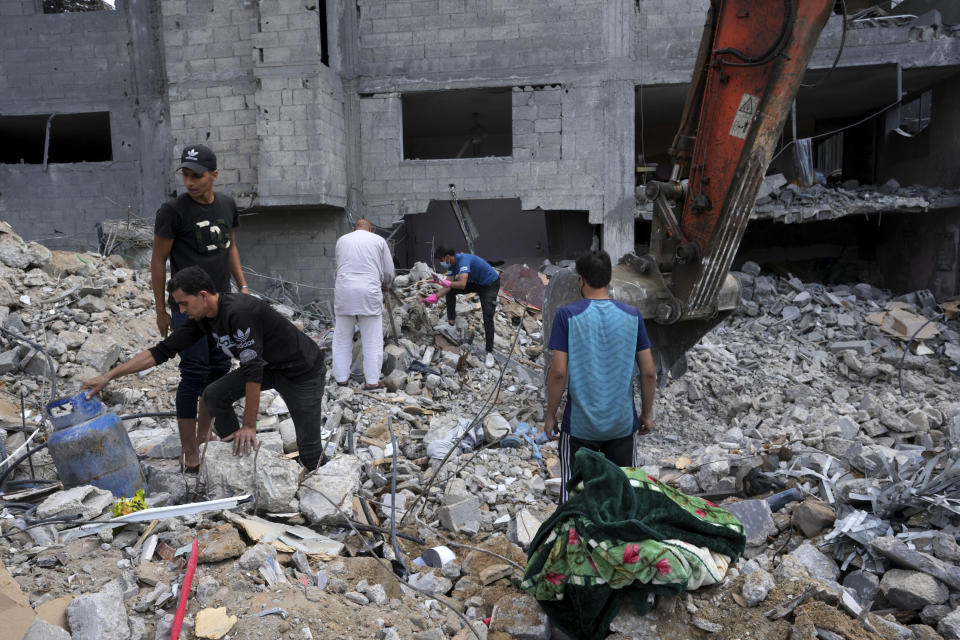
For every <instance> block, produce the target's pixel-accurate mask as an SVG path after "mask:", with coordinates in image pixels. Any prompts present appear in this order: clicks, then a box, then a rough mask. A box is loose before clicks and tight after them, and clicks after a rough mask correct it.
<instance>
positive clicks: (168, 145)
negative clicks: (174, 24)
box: [114, 0, 174, 220]
mask: <svg viewBox="0 0 960 640" xmlns="http://www.w3.org/2000/svg"><path fill="white" fill-rule="evenodd" d="M124 5H125V7H124ZM124 5H121V7H118V9H121V10H125V11H126V14H127V25H128V28H129V30H130V40H129V41H128V44H127V47H128V49H129V50H130V60H131V62H132V70H131V75H132V77H133V79H134V82H135V91H136V94H137V107H136V110H135V112H134V113H135V116H136V118H137V122H138V123H139V125H140V127H139V139H138V141H137V147H138V149H137V151H138V154H139V158H138V160H139V162H138V165H139V171H140V193H139V196H140V198H139V200H140V211H139V215H140V217H142V218H146V219H147V220H150V219H152V218H153V215H154V214H155V213H156V211H157V209H158V208H159V206H160V204H161V203H162V202H163V201H164V200H166V198H167V193H166V191H167V185H169V184H170V181H171V172H172V171H173V167H174V157H173V136H172V133H171V130H170V105H169V101H168V95H167V73H166V65H165V63H164V48H163V36H162V32H161V27H162V23H163V16H162V15H161V13H160V5H159V3H156V2H152V1H151V0H128V2H126V3H124ZM114 142H115V143H116V142H117V141H116V140H115V141H114Z"/></svg>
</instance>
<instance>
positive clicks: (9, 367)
mask: <svg viewBox="0 0 960 640" xmlns="http://www.w3.org/2000/svg"><path fill="white" fill-rule="evenodd" d="M19 368H20V354H19V353H18V352H17V350H16V349H12V350H10V351H4V352H3V353H0V375H3V374H5V373H11V372H13V371H16V370H17V369H19Z"/></svg>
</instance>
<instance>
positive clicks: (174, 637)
mask: <svg viewBox="0 0 960 640" xmlns="http://www.w3.org/2000/svg"><path fill="white" fill-rule="evenodd" d="M198 555H200V546H199V545H198V544H197V541H196V540H194V541H193V549H191V550H190V561H189V562H187V573H186V575H184V576H183V586H181V587H180V602H178V603H177V615H176V616H175V617H174V618H173V628H172V629H171V630H170V640H180V627H181V625H183V616H185V615H186V613H187V596H189V595H190V583H191V582H193V572H194V571H196V570H197V556H198Z"/></svg>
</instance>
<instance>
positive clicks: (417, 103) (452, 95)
mask: <svg viewBox="0 0 960 640" xmlns="http://www.w3.org/2000/svg"><path fill="white" fill-rule="evenodd" d="M401 101H402V108H403V157H404V159H405V160H435V159H454V158H484V157H510V156H512V155H513V135H512V130H513V113H512V110H513V107H512V105H513V101H512V90H511V89H510V88H509V87H505V88H496V89H463V90H457V91H428V92H421V93H408V94H405V95H404V96H403V97H402V98H401Z"/></svg>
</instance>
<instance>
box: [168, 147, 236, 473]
mask: <svg viewBox="0 0 960 640" xmlns="http://www.w3.org/2000/svg"><path fill="white" fill-rule="evenodd" d="M180 173H181V174H182V177H183V185H184V187H186V190H187V192H186V193H183V194H181V195H180V196H179V197H177V198H176V199H174V200H171V201H170V202H166V203H164V204H163V205H161V206H160V210H159V211H157V217H156V221H155V223H154V236H153V257H152V259H151V260H150V280H151V284H152V285H153V297H154V301H155V304H156V306H157V328H158V329H159V330H160V335H161V336H163V337H166V336H167V334H168V333H169V332H170V329H171V327H172V328H174V329H176V328H177V327H179V326H180V325H182V324H183V323H184V322H186V320H187V316H185V315H184V314H182V313H180V311H179V309H178V308H177V306H176V305H175V304H174V302H173V300H172V299H169V300H168V299H167V298H166V297H165V296H164V287H165V284H166V277H167V258H169V259H170V275H171V276H173V275H174V274H176V273H177V272H178V271H180V270H181V269H184V268H186V267H190V266H198V267H201V268H202V269H203V270H204V271H206V272H207V273H208V274H209V275H210V277H211V278H212V279H213V281H214V283H215V284H216V286H217V290H218V291H224V292H229V291H230V276H231V275H232V276H233V279H234V280H235V281H236V283H237V286H238V287H240V291H242V292H243V293H249V290H248V289H247V284H246V281H245V279H244V275H243V270H242V269H241V267H240V253H239V252H238V251H237V243H236V240H235V238H234V230H235V229H236V228H237V226H238V225H239V216H238V214H237V205H236V203H234V201H233V198H231V197H230V196H228V195H225V194H223V193H216V192H214V190H213V183H214V182H215V181H216V179H217V156H216V155H215V154H214V153H213V151H212V150H211V149H210V148H209V147H207V146H205V145H202V144H196V145H188V146H185V147H184V148H183V152H182V153H181V154H180ZM167 303H169V304H170V313H167V309H166V304H167ZM229 369H230V358H229V357H227V355H226V354H224V353H223V352H222V351H221V350H220V349H219V348H218V347H217V346H216V345H215V344H214V343H213V341H212V340H210V339H209V338H206V337H205V338H202V339H200V340H198V341H197V343H196V344H194V345H193V346H192V347H190V348H189V349H185V350H183V351H181V352H180V385H179V386H178V387H177V396H176V410H177V427H178V430H179V431H180V449H181V464H183V465H184V467H185V468H186V469H187V470H189V471H194V470H195V469H196V468H197V467H198V465H199V464H200V447H199V444H200V443H201V442H204V441H206V439H207V436H208V435H209V433H210V422H211V420H210V415H209V413H208V412H207V410H206V408H205V407H204V406H203V403H200V404H199V407H198V399H199V397H200V394H201V393H202V392H203V390H204V388H206V386H207V385H208V384H210V383H211V382H213V381H214V380H217V379H218V378H220V377H221V376H222V375H223V374H225V373H226V372H227V371H228V370H229Z"/></svg>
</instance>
